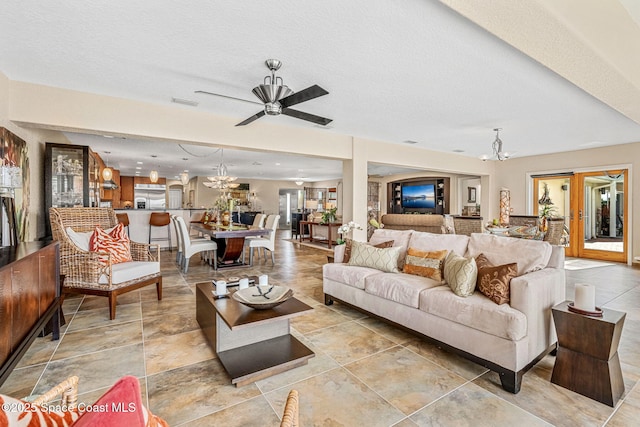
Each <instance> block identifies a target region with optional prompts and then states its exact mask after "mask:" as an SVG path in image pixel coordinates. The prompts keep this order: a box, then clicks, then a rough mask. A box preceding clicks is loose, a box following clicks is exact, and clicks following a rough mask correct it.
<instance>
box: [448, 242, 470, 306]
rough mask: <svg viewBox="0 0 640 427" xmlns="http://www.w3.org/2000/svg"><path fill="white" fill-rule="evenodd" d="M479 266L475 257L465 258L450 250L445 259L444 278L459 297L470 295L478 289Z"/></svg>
mask: <svg viewBox="0 0 640 427" xmlns="http://www.w3.org/2000/svg"><path fill="white" fill-rule="evenodd" d="M477 278H478V267H477V266H476V260H475V258H465V257H461V256H460V255H458V254H456V253H455V252H453V251H451V252H449V255H448V256H447V259H446V260H445V261H444V280H445V281H446V282H447V284H448V285H449V287H450V288H451V290H452V291H453V292H454V293H455V294H456V295H458V296H459V297H469V296H471V295H473V291H475V289H476V281H477Z"/></svg>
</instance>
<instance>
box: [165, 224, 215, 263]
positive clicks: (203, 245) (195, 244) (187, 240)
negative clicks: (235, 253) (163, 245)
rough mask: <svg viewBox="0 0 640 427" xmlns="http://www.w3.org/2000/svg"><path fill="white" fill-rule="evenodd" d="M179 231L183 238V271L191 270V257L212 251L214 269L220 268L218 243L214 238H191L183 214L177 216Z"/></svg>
mask: <svg viewBox="0 0 640 427" xmlns="http://www.w3.org/2000/svg"><path fill="white" fill-rule="evenodd" d="M175 219H176V223H177V225H178V231H179V232H180V233H181V239H182V271H183V273H185V274H186V273H187V271H188V270H189V259H190V258H191V257H192V256H193V255H195V254H197V253H200V252H212V255H213V269H214V270H217V269H218V244H217V243H216V242H215V241H214V240H207V239H191V237H189V229H188V228H187V224H186V223H185V221H184V218H182V217H181V216H176V217H175Z"/></svg>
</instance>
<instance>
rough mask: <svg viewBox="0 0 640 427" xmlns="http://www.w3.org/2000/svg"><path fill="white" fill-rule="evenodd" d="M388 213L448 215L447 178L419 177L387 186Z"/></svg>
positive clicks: (394, 182)
mask: <svg viewBox="0 0 640 427" xmlns="http://www.w3.org/2000/svg"><path fill="white" fill-rule="evenodd" d="M387 200H388V202H389V206H388V210H387V211H388V212H389V213H397V214H405V213H406V214H411V213H414V214H439V215H443V214H448V213H449V178H444V177H420V178H411V179H405V180H402V181H393V182H390V183H389V184H388V188H387Z"/></svg>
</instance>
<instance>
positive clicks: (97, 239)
mask: <svg viewBox="0 0 640 427" xmlns="http://www.w3.org/2000/svg"><path fill="white" fill-rule="evenodd" d="M89 250H90V251H92V252H107V253H110V254H111V263H112V264H118V263H121V262H128V261H132V259H131V247H130V244H129V238H128V237H127V233H126V231H125V230H124V226H123V225H122V223H119V224H118V225H116V226H115V227H114V228H113V230H111V232H109V233H107V232H106V231H104V230H103V229H102V228H101V227H100V226H96V229H95V231H94V232H93V234H92V235H91V238H90V239H89ZM103 262H104V263H105V264H106V263H107V259H106V257H105V259H104V261H103Z"/></svg>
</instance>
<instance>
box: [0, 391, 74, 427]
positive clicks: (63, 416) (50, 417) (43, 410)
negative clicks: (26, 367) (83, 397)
mask: <svg viewBox="0 0 640 427" xmlns="http://www.w3.org/2000/svg"><path fill="white" fill-rule="evenodd" d="M0 404H1V405H2V410H1V411H0V426H16V427H20V426H24V427H38V426H47V427H68V426H71V425H72V424H73V423H74V422H75V421H76V420H77V419H78V418H80V413H79V412H78V410H73V411H67V410H66V408H64V407H63V406H62V405H61V404H60V402H58V403H57V404H52V405H51V406H45V407H40V406H35V405H34V404H33V403H30V402H25V401H23V400H19V399H14V398H13V397H9V396H4V395H0Z"/></svg>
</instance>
